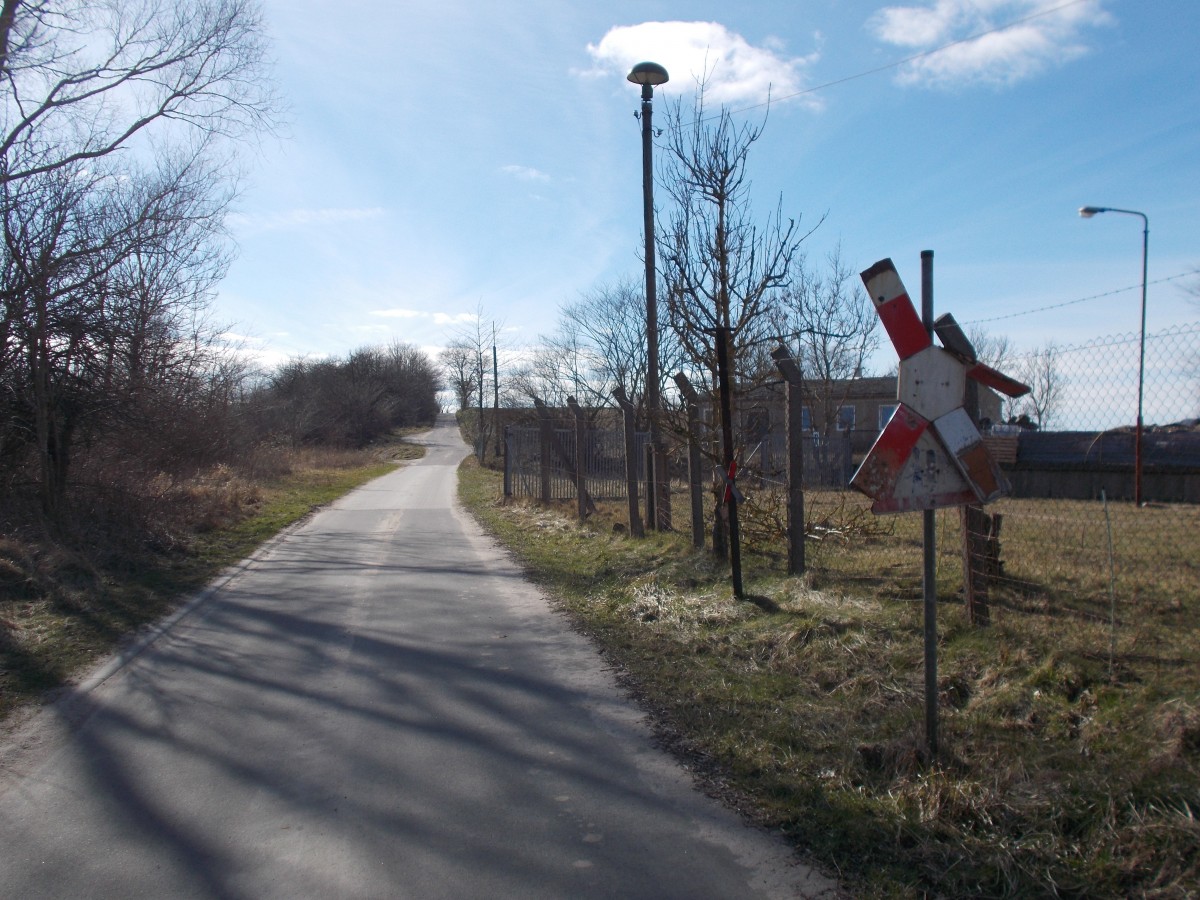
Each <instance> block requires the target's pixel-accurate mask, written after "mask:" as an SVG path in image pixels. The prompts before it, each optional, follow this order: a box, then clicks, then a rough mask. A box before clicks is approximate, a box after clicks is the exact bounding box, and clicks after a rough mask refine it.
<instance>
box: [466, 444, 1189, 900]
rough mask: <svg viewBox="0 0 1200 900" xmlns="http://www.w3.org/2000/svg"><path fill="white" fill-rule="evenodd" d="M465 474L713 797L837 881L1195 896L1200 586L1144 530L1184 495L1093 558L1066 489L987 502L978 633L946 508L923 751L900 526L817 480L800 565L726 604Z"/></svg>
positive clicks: (757, 558) (657, 540) (479, 506)
mask: <svg viewBox="0 0 1200 900" xmlns="http://www.w3.org/2000/svg"><path fill="white" fill-rule="evenodd" d="M461 485H462V487H461V490H462V495H463V498H464V500H465V502H466V503H467V504H468V506H469V507H470V508H472V509H473V510H474V511H475V512H476V514H477V515H478V516H479V517H480V518H481V520H482V521H484V523H485V524H486V525H487V526H488V527H489V528H490V529H492V530H493V531H494V532H495V533H496V534H497V535H498V536H499V537H500V538H501V539H502V540H503V541H505V542H506V543H507V544H508V545H509V546H510V547H512V548H513V550H514V552H515V553H517V555H518V556H519V557H520V559H521V560H522V561H523V562H524V564H525V565H526V566H527V568H528V570H529V571H530V573H531V575H533V577H535V578H537V579H538V580H539V581H540V582H541V583H543V584H544V585H546V587H547V588H548V589H550V590H551V591H552V592H553V593H554V594H555V595H556V596H557V597H559V598H560V599H561V603H562V605H563V607H564V609H566V610H567V611H568V613H569V614H570V615H571V616H573V617H574V619H575V620H576V622H577V623H578V624H579V626H580V627H581V628H583V629H584V630H586V631H587V632H589V633H590V634H592V635H593V636H594V637H595V639H596V640H597V641H598V642H599V643H600V644H601V645H602V646H603V647H604V648H605V651H606V655H607V658H609V659H611V660H613V661H615V662H618V663H619V664H620V666H621V667H622V668H623V670H624V671H625V673H627V678H628V682H629V684H630V686H631V689H632V690H633V691H634V692H635V693H636V694H637V695H638V696H639V698H640V699H641V700H642V701H643V702H644V703H645V704H646V705H647V706H648V707H649V708H650V709H652V710H653V711H654V712H655V715H656V717H657V718H658V719H659V721H660V722H661V727H662V729H663V734H664V737H665V739H667V740H668V741H669V742H670V743H671V744H672V746H673V747H674V748H675V749H676V750H677V751H679V752H681V753H684V754H685V755H687V756H688V757H689V758H690V759H691V760H692V761H693V762H694V763H696V764H697V765H698V766H699V767H700V768H702V769H704V770H705V771H706V772H707V775H708V784H709V786H710V788H713V789H716V790H719V791H720V792H722V793H723V794H724V795H725V796H726V797H727V798H728V799H731V800H732V801H733V802H735V803H736V804H738V805H739V806H741V807H742V808H744V809H747V810H753V814H754V815H755V816H756V817H757V818H758V819H759V820H760V821H762V822H764V823H765V824H767V825H769V826H771V827H774V828H778V829H780V830H782V831H783V832H784V833H786V834H787V835H788V836H789V837H790V838H791V839H792V840H793V841H794V842H795V844H796V846H797V847H798V848H800V849H801V850H802V851H803V852H804V853H806V854H809V855H811V856H813V857H815V859H816V860H817V861H818V862H819V863H821V864H822V865H824V866H825V867H826V868H828V869H829V870H830V871H831V872H834V873H838V874H840V875H841V876H842V877H843V878H845V879H846V881H847V883H848V884H849V885H850V886H851V887H852V889H853V891H854V892H855V894H856V895H859V896H879V897H890V896H896V897H920V896H946V897H956V896H982V897H1028V896H1072V897H1128V896H1157V897H1189V896H1195V895H1196V893H1197V892H1198V891H1200V825H1198V824H1197V821H1196V818H1195V814H1196V812H1197V810H1200V768H1198V762H1200V665H1197V663H1198V662H1200V658H1198V655H1197V650H1198V642H1197V638H1198V637H1200V634H1198V633H1197V623H1198V619H1200V616H1198V614H1197V602H1198V600H1200V588H1198V586H1197V581H1196V579H1197V573H1196V568H1195V561H1194V559H1193V557H1194V555H1195V554H1194V538H1192V539H1191V541H1190V542H1189V541H1187V540H1184V541H1183V542H1179V543H1176V542H1172V541H1169V540H1164V539H1163V538H1162V536H1161V534H1160V532H1161V530H1162V529H1164V528H1166V529H1170V528H1178V527H1180V518H1179V517H1180V516H1182V517H1183V521H1184V522H1185V523H1186V522H1194V516H1195V513H1194V511H1192V510H1184V511H1178V510H1175V511H1172V510H1146V509H1143V510H1133V509H1131V508H1126V509H1125V510H1110V511H1109V519H1108V522H1109V523H1111V522H1112V521H1113V518H1114V517H1115V516H1119V515H1123V516H1127V517H1133V518H1130V519H1129V520H1128V521H1124V522H1121V523H1120V524H1119V525H1118V526H1117V527H1114V528H1113V533H1114V535H1116V534H1120V535H1121V538H1120V540H1119V541H1117V542H1115V547H1116V549H1115V550H1114V553H1113V555H1112V557H1110V555H1109V553H1108V551H1107V546H1108V542H1107V534H1108V527H1107V524H1106V522H1105V519H1104V516H1103V515H1100V516H1099V526H1098V530H1097V525H1096V523H1095V521H1094V520H1095V519H1096V518H1097V516H1096V509H1095V508H1094V507H1095V506H1098V505H1093V508H1090V509H1088V510H1086V512H1087V513H1088V514H1089V516H1090V520H1088V521H1081V519H1080V517H1079V513H1080V511H1079V510H1073V509H1071V508H1070V506H1069V504H1059V503H1058V502H1056V501H1041V502H1028V504H1027V502H1026V501H1005V503H1006V504H1007V505H1005V506H1001V507H998V508H999V509H1000V510H1001V512H1002V513H1003V515H1004V516H1005V525H1004V532H1003V534H1004V540H1003V548H1004V554H1003V556H1004V559H1005V562H1006V567H1005V573H1006V575H1005V578H1004V580H1003V581H1002V582H1000V583H999V584H998V585H996V586H994V587H993V625H992V626H991V627H990V628H987V629H979V628H976V627H973V626H969V625H968V624H967V622H966V620H965V616H964V614H963V608H962V603H961V599H960V598H959V597H958V595H957V590H958V586H959V584H960V582H961V564H960V563H958V561H957V560H958V558H957V555H956V554H957V550H956V549H953V547H954V542H955V541H957V528H958V524H957V516H956V515H955V514H943V515H939V542H940V544H942V545H945V546H946V547H948V548H951V549H949V550H948V551H943V553H942V554H941V555H940V556H939V569H938V584H939V597H940V598H941V601H942V602H941V604H940V606H941V608H940V610H939V632H940V633H939V679H938V687H939V707H940V709H939V712H940V718H941V731H940V743H941V749H942V753H941V756H940V758H939V759H938V760H936V761H931V760H929V759H928V758H927V757H926V753H925V748H924V730H923V728H924V719H923V708H924V707H923V704H924V700H923V668H922V609H921V604H920V603H916V602H912V601H913V600H917V599H919V598H920V596H921V587H920V571H921V549H920V539H919V528H920V525H919V521H920V517H919V516H918V517H894V518H891V519H888V520H884V521H880V520H874V519H872V518H870V517H863V516H862V515H860V514H859V511H858V510H856V509H853V508H848V507H847V504H846V501H845V495H824V496H822V495H813V496H812V497H810V498H808V499H809V503H808V510H809V516H808V518H809V522H810V523H812V524H814V525H820V527H819V528H816V527H814V529H813V533H814V535H815V536H817V537H819V540H814V541H812V542H811V543H810V545H809V563H810V566H811V572H810V573H809V574H807V575H806V576H804V577H800V578H793V577H786V576H785V575H784V574H783V566H782V561H781V559H780V553H779V552H778V551H779V548H778V545H777V544H773V543H772V542H771V541H769V540H766V539H765V538H762V537H759V538H758V539H757V542H756V544H755V547H756V550H751V551H750V552H747V554H746V555H745V558H744V561H745V569H746V587H747V592H748V594H749V595H750V601H749V602H747V601H743V602H738V601H736V600H734V599H733V598H732V596H731V591H730V589H729V581H728V574H727V572H726V570H725V569H724V568H723V567H722V566H721V565H719V564H718V563H717V562H716V561H715V560H714V559H712V558H711V557H710V556H709V555H708V554H707V553H705V552H703V551H699V552H698V551H694V550H693V549H692V548H691V546H690V542H689V541H688V539H687V534H686V532H685V533H684V534H669V535H652V536H651V537H649V538H647V539H645V540H643V541H634V540H630V539H628V538H627V537H625V536H624V535H623V534H621V533H618V532H615V531H614V528H613V526H614V524H615V522H617V521H619V515H620V513H619V511H617V510H615V509H614V510H611V511H607V510H604V509H602V510H601V514H600V515H597V516H594V517H593V518H592V519H591V520H589V522H588V523H587V524H585V525H579V524H578V523H576V522H575V521H574V519H573V516H572V513H573V508H571V507H568V506H564V507H563V508H561V509H544V508H539V507H537V506H534V505H529V504H524V503H510V504H508V505H504V504H501V503H500V502H499V501H498V499H497V498H498V496H499V483H498V479H497V476H496V475H495V473H492V472H489V471H485V470H481V469H479V468H478V467H475V466H473V465H471V464H470V463H468V464H467V465H466V466H465V467H464V468H463V469H462V480H461ZM1025 504H1027V505H1025ZM683 505H684V504H677V509H678V508H679V507H682V506H683ZM609 512H611V515H610V514H608V513H609ZM1143 514H1149V515H1143ZM763 515H764V520H766V519H769V518H770V516H769V515H768V514H766V513H764V514H763ZM1189 516H1191V517H1192V518H1190V519H1189V518H1188V517H1189ZM677 524H678V525H680V527H681V528H685V529H686V526H685V524H684V523H682V522H679V523H677ZM749 525H750V528H749V531H750V532H751V533H752V536H753V533H754V529H755V523H754V522H750V523H749ZM758 525H759V526H760V530H761V531H762V534H764V535H765V534H767V533H768V532H769V528H767V527H766V526H764V525H763V522H761V521H760V522H759V523H758ZM1188 527H1190V526H1188ZM1195 533H1196V532H1195V530H1194V529H1192V530H1191V531H1190V534H1191V535H1194V534H1195ZM1097 535H1098V536H1099V537H1098V538H1097ZM1156 535H1157V536H1156ZM1189 544H1190V546H1191V550H1189V549H1188V548H1189ZM1097 546H1099V547H1100V548H1102V549H1101V550H1100V551H1099V552H1098V553H1097V551H1096V547H1097ZM1110 558H1111V559H1113V560H1114V565H1113V566H1110V564H1109V560H1110ZM1116 560H1120V565H1119V566H1117V565H1116V564H1115V562H1116ZM1114 575H1115V577H1113V576H1114ZM1114 597H1115V598H1116V601H1117V602H1116V606H1115V610H1116V615H1115V617H1114V616H1113V611H1114V604H1113V598H1114ZM1114 623H1115V626H1116V627H1115V629H1114V627H1113V626H1114ZM1114 635H1115V645H1114V643H1113V638H1114Z"/></svg>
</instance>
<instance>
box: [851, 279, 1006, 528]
mask: <svg viewBox="0 0 1200 900" xmlns="http://www.w3.org/2000/svg"><path fill="white" fill-rule="evenodd" d="M862 280H863V283H864V284H865V285H866V288H867V292H868V294H870V296H871V300H872V302H873V303H874V304H875V311H876V313H878V315H879V319H880V321H881V322H882V323H883V327H884V330H885V331H886V332H887V334H888V338H889V339H890V340H891V342H892V345H893V346H894V347H895V348H896V353H897V355H898V356H899V357H900V376H899V378H898V383H897V400H898V401H899V405H898V406H897V407H896V411H895V412H894V413H893V414H892V417H891V419H890V420H889V421H888V423H887V425H886V426H885V427H884V429H883V431H882V432H881V433H880V435H879V437H878V438H877V439H876V440H875V444H874V446H872V447H871V451H870V453H868V454H867V457H866V459H864V460H863V463H862V465H861V466H859V468H858V471H857V472H855V473H854V477H853V478H851V479H850V485H851V486H852V487H854V488H855V489H857V490H859V491H862V492H863V493H864V494H866V495H867V496H868V497H871V498H872V499H873V500H874V503H873V504H872V506H871V509H872V511H873V512H875V513H894V512H906V511H909V510H925V509H937V508H940V507H944V506H961V505H963V504H967V503H988V502H990V501H992V500H995V499H997V498H998V497H1001V496H1003V495H1004V494H1006V493H1007V492H1008V490H1009V486H1008V482H1007V480H1006V479H1005V478H1004V475H1003V474H1002V473H1001V471H1000V467H999V466H998V465H997V464H996V461H995V460H994V459H992V456H991V454H990V453H989V452H988V450H987V447H986V446H985V445H984V443H983V436H982V435H981V434H980V433H979V429H978V428H977V427H976V426H975V423H974V422H972V421H971V417H970V416H969V415H968V414H967V411H966V409H965V408H964V404H965V403H966V388H967V379H971V380H973V381H977V382H979V383H980V384H983V385H986V386H987V387H989V388H992V389H994V390H997V391H1000V392H1001V393H1004V394H1007V395H1008V396H1010V397H1020V396H1022V395H1023V394H1027V393H1029V388H1028V387H1027V386H1026V385H1024V384H1021V383H1020V382H1019V381H1016V380H1014V379H1012V378H1009V377H1008V376H1007V375H1004V374H1003V373H1001V372H998V371H996V370H995V369H993V368H991V367H989V366H987V365H985V364H983V363H981V362H979V360H978V359H977V358H976V355H975V349H974V347H973V346H972V345H971V342H970V340H968V339H967V337H966V335H965V334H963V332H962V329H961V328H959V326H958V323H956V322H955V321H954V317H953V316H951V315H949V314H946V315H943V316H941V317H940V318H939V319H938V320H937V322H936V323H935V325H934V330H935V332H936V333H937V336H938V339H939V340H940V341H941V343H942V346H940V347H939V346H937V345H936V344H934V342H933V339H932V337H931V336H930V335H929V332H928V331H926V329H925V326H924V325H923V324H922V322H921V317H920V316H919V315H918V314H917V310H916V307H915V306H913V302H912V300H911V299H910V298H909V296H908V291H906V290H905V288H904V284H903V282H901V280H900V275H899V273H897V271H896V267H895V266H894V265H892V261H891V260H890V259H884V260H880V261H879V262H877V263H876V264H875V265H873V266H871V267H870V268H869V269H867V270H866V271H864V272H863V273H862Z"/></svg>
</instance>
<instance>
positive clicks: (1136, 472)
mask: <svg viewBox="0 0 1200 900" xmlns="http://www.w3.org/2000/svg"><path fill="white" fill-rule="evenodd" d="M1108 212H1111V213H1123V214H1124V215H1127V216H1140V217H1141V219H1142V331H1141V342H1140V348H1139V350H1138V404H1137V430H1136V433H1135V436H1134V444H1133V503H1134V506H1141V505H1142V429H1143V425H1142V397H1143V394H1144V391H1145V386H1146V261H1147V259H1148V257H1149V255H1150V220H1149V219H1148V218H1147V217H1146V214H1145V213H1141V212H1138V211H1137V210H1134V209H1116V208H1114V207H1111V206H1083V207H1080V209H1079V215H1080V216H1082V217H1083V218H1085V219H1090V218H1091V217H1092V216H1094V215H1096V213H1108Z"/></svg>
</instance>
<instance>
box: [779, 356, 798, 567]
mask: <svg viewBox="0 0 1200 900" xmlns="http://www.w3.org/2000/svg"><path fill="white" fill-rule="evenodd" d="M771 356H772V358H774V360H775V365H776V366H778V367H779V371H780V372H781V373H783V378H784V380H785V381H786V382H787V456H788V470H787V471H788V479H787V483H788V488H787V490H788V499H787V522H788V573H789V574H792V575H801V574H803V573H804V566H805V564H804V435H803V425H804V399H803V391H804V374H803V372H801V370H800V366H799V365H797V364H796V360H795V359H794V358H793V357H792V353H791V351H790V350H788V349H787V348H786V347H776V348H775V349H774V350H772V351H771Z"/></svg>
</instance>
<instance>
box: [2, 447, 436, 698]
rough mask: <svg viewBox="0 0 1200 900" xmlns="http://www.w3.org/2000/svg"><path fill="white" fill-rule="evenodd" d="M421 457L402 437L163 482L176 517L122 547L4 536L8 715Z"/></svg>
mask: <svg viewBox="0 0 1200 900" xmlns="http://www.w3.org/2000/svg"><path fill="white" fill-rule="evenodd" d="M423 453H424V450H423V448H421V447H418V446H416V445H413V444H407V443H404V442H403V441H402V440H395V441H391V442H388V443H386V444H385V445H382V446H378V447H375V448H372V449H371V450H368V451H361V452H304V453H297V454H292V455H291V456H289V458H288V459H287V460H285V461H279V464H278V466H277V469H276V471H275V472H274V473H273V474H270V475H267V476H261V477H257V478H253V477H249V476H247V475H245V474H239V473H237V472H234V471H232V470H230V469H228V468H226V467H220V468H218V469H217V470H214V471H211V472H206V473H202V474H200V475H198V476H196V477H194V478H191V479H188V480H187V481H186V482H183V483H173V484H170V485H163V486H160V487H159V489H158V496H156V497H155V498H154V499H155V503H156V506H155V509H156V512H157V513H158V514H159V516H160V518H161V517H162V511H163V509H165V508H171V509H174V510H175V514H174V515H172V516H170V517H169V521H168V522H167V523H166V524H163V523H161V522H159V523H158V524H157V527H155V528H153V529H152V530H151V532H150V535H149V537H147V536H142V535H140V534H139V540H137V541H131V540H129V539H126V540H123V541H122V542H120V543H119V544H118V545H116V547H115V548H114V546H113V545H112V544H111V543H109V544H107V545H105V546H104V547H103V548H102V549H98V548H97V547H95V546H64V545H63V544H61V543H55V542H51V541H48V540H44V539H43V540H32V539H30V538H28V537H22V538H18V537H14V536H0V719H3V718H6V717H7V716H9V715H10V714H11V713H12V712H13V711H14V710H16V709H18V708H22V707H26V706H28V705H29V704H32V703H36V702H38V701H39V700H40V699H41V698H42V697H43V696H44V695H45V694H46V692H47V691H51V690H53V689H55V688H58V687H61V686H62V685H64V684H66V683H68V682H69V681H70V680H71V678H72V677H73V676H75V675H77V674H78V673H79V672H80V671H81V670H84V669H86V668H88V667H89V666H90V665H92V664H94V663H95V662H97V661H98V660H100V659H102V658H104V657H105V656H107V655H108V654H110V653H112V652H113V650H114V649H116V648H117V647H118V646H120V644H121V643H122V642H123V641H125V640H126V639H128V637H129V636H130V635H132V634H133V633H135V632H136V631H138V629H140V628H142V627H143V626H145V625H148V624H150V623H152V622H154V621H156V620H158V619H160V618H161V617H162V616H163V615H165V614H166V613H168V612H170V611H171V610H172V609H174V608H175V607H177V606H178V605H179V603H180V602H181V601H182V600H183V599H185V598H186V597H187V596H188V595H189V594H191V593H193V592H194V591H196V590H198V589H199V588H201V587H202V586H203V585H204V584H206V583H207V582H209V581H211V580H212V579H213V578H214V577H215V576H216V575H217V574H218V573H219V572H220V571H221V570H222V569H224V568H225V567H227V566H229V565H232V564H233V563H235V562H237V561H238V560H241V559H243V558H245V557H246V556H248V555H249V554H250V553H252V552H253V551H254V550H255V549H256V548H257V547H258V546H259V545H261V544H262V543H263V542H264V541H266V540H267V539H269V538H271V537H273V536H274V535H275V534H278V533H279V532H280V531H281V530H282V529H284V528H286V527H287V526H289V525H291V524H292V523H294V522H296V521H298V520H300V519H302V518H304V517H305V516H306V515H308V514H309V513H311V512H312V511H313V510H315V509H317V508H319V507H321V506H323V505H325V504H327V503H329V502H331V501H332V500H335V499H336V498H338V497H340V496H341V495H343V494H345V493H346V492H348V491H350V490H352V489H353V488H355V487H358V486H359V485H361V484H364V483H366V482H367V481H370V480H371V479H374V478H377V477H379V476H380V475H384V474H387V473H388V472H390V471H392V470H393V469H394V468H395V464H396V462H398V461H402V460H404V459H414V458H418V457H419V456H421V455H422V454H423ZM109 537H111V535H109ZM151 537H152V539H150V538H151Z"/></svg>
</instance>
